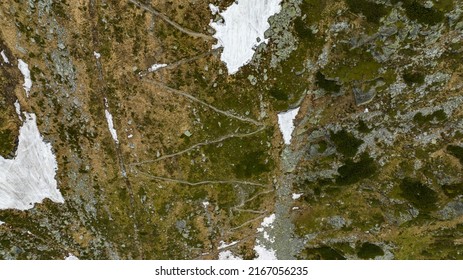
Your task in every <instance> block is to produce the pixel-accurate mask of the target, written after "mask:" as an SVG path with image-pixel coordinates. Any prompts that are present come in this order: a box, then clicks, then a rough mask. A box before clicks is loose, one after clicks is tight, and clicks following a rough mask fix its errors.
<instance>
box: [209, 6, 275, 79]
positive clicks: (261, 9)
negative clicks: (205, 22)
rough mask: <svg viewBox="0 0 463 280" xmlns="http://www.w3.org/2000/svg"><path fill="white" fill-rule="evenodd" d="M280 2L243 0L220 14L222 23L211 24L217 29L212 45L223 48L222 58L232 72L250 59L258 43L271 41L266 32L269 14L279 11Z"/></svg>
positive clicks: (212, 9)
mask: <svg viewBox="0 0 463 280" xmlns="http://www.w3.org/2000/svg"><path fill="white" fill-rule="evenodd" d="M280 3H281V0H259V1H256V0H240V1H239V2H234V3H233V4H232V5H231V6H229V7H228V8H227V9H226V10H225V11H223V12H221V13H220V15H221V16H222V18H223V20H224V22H223V23H221V22H213V21H212V20H211V22H210V23H209V25H210V26H211V27H212V28H214V29H215V31H216V33H215V34H214V38H216V39H217V44H215V45H214V46H212V48H214V49H216V48H219V47H223V52H222V54H221V56H220V59H221V60H222V61H223V62H225V64H226V66H227V69H228V73H229V74H230V75H231V74H234V73H236V72H237V71H238V69H239V68H240V67H242V66H244V65H246V64H247V63H249V61H251V59H252V56H253V55H254V52H255V49H256V47H257V46H259V45H260V44H262V43H267V42H268V39H265V36H264V32H265V31H266V30H267V29H269V28H270V24H269V23H268V19H269V17H271V16H273V15H274V14H277V13H279V12H280V10H281V6H280ZM209 8H210V9H211V11H212V13H213V14H214V11H216V10H215V9H214V8H213V7H211V6H210V5H209ZM217 12H218V9H217Z"/></svg>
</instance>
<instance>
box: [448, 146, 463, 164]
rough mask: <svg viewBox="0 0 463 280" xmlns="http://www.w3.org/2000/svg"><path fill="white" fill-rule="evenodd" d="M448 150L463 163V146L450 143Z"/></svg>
mask: <svg viewBox="0 0 463 280" xmlns="http://www.w3.org/2000/svg"><path fill="white" fill-rule="evenodd" d="M447 152H449V153H450V154H451V155H452V156H454V157H456V158H457V159H458V160H459V161H460V164H462V165H463V147H460V146H456V145H448V146H447Z"/></svg>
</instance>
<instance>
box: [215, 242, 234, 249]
mask: <svg viewBox="0 0 463 280" xmlns="http://www.w3.org/2000/svg"><path fill="white" fill-rule="evenodd" d="M235 244H238V241H233V242H231V243H229V244H227V243H225V242H223V241H222V240H221V241H220V245H219V248H217V249H219V250H221V249H225V248H228V247H230V246H233V245H235Z"/></svg>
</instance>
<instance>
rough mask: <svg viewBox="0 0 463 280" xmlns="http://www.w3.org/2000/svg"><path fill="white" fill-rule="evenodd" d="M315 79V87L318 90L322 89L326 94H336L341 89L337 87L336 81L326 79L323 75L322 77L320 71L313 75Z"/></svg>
mask: <svg viewBox="0 0 463 280" xmlns="http://www.w3.org/2000/svg"><path fill="white" fill-rule="evenodd" d="M315 79H316V81H315V83H316V84H317V86H318V87H319V88H322V89H324V90H325V91H327V92H330V93H337V92H339V90H340V89H341V86H340V85H338V83H337V82H336V81H334V80H328V79H326V77H325V75H323V73H322V72H320V71H318V72H317V74H316V75H315Z"/></svg>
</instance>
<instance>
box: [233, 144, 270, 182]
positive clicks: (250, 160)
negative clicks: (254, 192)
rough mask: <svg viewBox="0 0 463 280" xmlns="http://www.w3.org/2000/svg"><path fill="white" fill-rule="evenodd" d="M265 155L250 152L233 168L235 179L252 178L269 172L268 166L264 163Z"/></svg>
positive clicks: (259, 152)
mask: <svg viewBox="0 0 463 280" xmlns="http://www.w3.org/2000/svg"><path fill="white" fill-rule="evenodd" d="M266 158H267V155H266V154H265V153H264V152H263V151H256V152H250V153H248V154H246V155H244V157H243V159H242V160H241V161H240V162H239V163H238V164H237V165H236V166H235V169H234V173H235V176H236V177H237V178H252V177H255V176H258V175H260V174H262V173H264V172H268V171H270V168H269V164H266V163H265V160H266Z"/></svg>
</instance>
